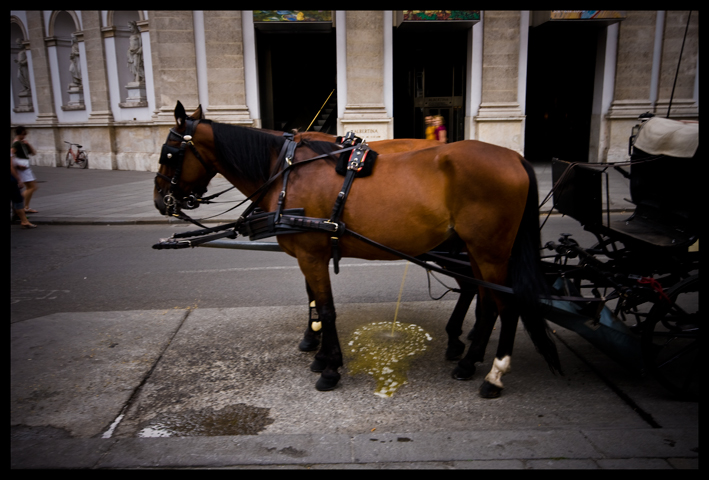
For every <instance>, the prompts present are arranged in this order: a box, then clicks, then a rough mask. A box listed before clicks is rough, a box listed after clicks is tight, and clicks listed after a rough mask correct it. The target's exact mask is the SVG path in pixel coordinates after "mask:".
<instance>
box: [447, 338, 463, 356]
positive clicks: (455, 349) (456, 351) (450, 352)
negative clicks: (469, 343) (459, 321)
mask: <svg viewBox="0 0 709 480" xmlns="http://www.w3.org/2000/svg"><path fill="white" fill-rule="evenodd" d="M464 351H465V344H464V343H462V342H461V343H460V345H451V346H449V347H448V348H447V349H446V360H448V361H456V360H460V359H461V358H462V357H463V352H464Z"/></svg>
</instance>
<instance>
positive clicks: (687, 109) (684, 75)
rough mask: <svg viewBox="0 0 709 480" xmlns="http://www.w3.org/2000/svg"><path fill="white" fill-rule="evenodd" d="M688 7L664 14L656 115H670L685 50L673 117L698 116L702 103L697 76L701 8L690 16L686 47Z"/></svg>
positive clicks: (671, 115)
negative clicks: (668, 112) (668, 110)
mask: <svg viewBox="0 0 709 480" xmlns="http://www.w3.org/2000/svg"><path fill="white" fill-rule="evenodd" d="M688 14H689V12H688V11H674V10H673V11H668V12H667V13H666V18H665V29H664V38H663V44H662V63H661V66H660V79H659V91H658V101H657V105H656V111H655V114H656V115H661V116H663V117H666V116H667V108H668V107H669V102H670V97H671V96H672V86H673V85H674V83H675V75H676V74H677V64H678V62H679V60H680V51H682V61H681V62H680V63H679V67H680V68H679V75H677V83H676V86H675V92H674V97H673V98H672V112H671V114H670V118H677V119H680V118H682V119H698V118H699V104H698V90H697V77H698V76H699V68H698V62H699V11H698V10H693V11H692V16H691V18H690V19H689V20H690V23H689V30H688V31H687V39H686V40H685V44H684V50H682V41H683V39H684V32H685V29H686V28H687V15H688Z"/></svg>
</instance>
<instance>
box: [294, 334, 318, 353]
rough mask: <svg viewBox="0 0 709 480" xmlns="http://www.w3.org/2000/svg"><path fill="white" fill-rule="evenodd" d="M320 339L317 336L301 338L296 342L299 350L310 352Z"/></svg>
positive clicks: (314, 348)
mask: <svg viewBox="0 0 709 480" xmlns="http://www.w3.org/2000/svg"><path fill="white" fill-rule="evenodd" d="M319 345H320V340H319V339H317V338H307V337H305V338H303V340H301V341H300V343H299V344H298V350H300V351H301V352H312V351H315V350H317V349H318V346H319Z"/></svg>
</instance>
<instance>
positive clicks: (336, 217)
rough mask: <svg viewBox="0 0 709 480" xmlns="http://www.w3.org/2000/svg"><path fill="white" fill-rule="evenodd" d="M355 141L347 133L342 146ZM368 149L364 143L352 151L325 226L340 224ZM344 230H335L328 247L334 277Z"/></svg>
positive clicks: (337, 271)
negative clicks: (353, 183) (340, 187)
mask: <svg viewBox="0 0 709 480" xmlns="http://www.w3.org/2000/svg"><path fill="white" fill-rule="evenodd" d="M354 141H355V137H354V133H352V132H348V134H347V136H346V137H345V139H344V141H343V144H344V145H345V146H346V147H348V146H350V145H351V144H352V143H353V142H354ZM368 151H369V147H368V146H367V145H366V144H365V143H360V144H359V145H358V146H357V148H355V149H354V150H353V151H352V154H351V155H350V158H349V161H348V162H347V172H346V173H345V181H344V182H343V184H342V189H341V190H340V193H338V194H337V198H336V199H335V205H334V206H333V208H332V213H331V214H330V220H328V221H327V222H326V224H327V225H335V226H337V225H338V224H340V223H341V222H340V217H342V211H343V209H344V208H345V202H346V201H347V196H348V195H349V194H350V189H351V188H352V182H354V179H355V175H356V174H357V172H358V171H359V170H360V168H361V165H362V162H363V161H364V157H365V156H366V155H367V152H368ZM344 231H345V228H344V224H342V228H335V231H334V232H333V235H331V236H330V247H331V249H332V266H333V268H334V270H335V275H337V274H338V273H340V258H342V255H341V254H340V237H341V236H342V234H343V233H344Z"/></svg>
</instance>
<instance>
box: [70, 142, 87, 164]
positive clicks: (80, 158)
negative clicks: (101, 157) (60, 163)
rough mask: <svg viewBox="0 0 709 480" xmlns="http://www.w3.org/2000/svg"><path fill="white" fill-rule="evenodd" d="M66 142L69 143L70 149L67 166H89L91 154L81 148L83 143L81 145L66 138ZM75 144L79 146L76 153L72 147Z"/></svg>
mask: <svg viewBox="0 0 709 480" xmlns="http://www.w3.org/2000/svg"><path fill="white" fill-rule="evenodd" d="M64 143H68V144H69V151H68V152H66V168H71V167H73V166H77V167H79V168H86V167H88V166H89V154H88V153H86V152H85V151H84V150H82V149H81V148H82V147H83V145H79V144H78V143H71V142H67V141H66V140H64ZM74 145H76V147H77V148H76V150H77V151H76V153H74V150H73V149H72V148H71V147H73V146H74Z"/></svg>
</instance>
